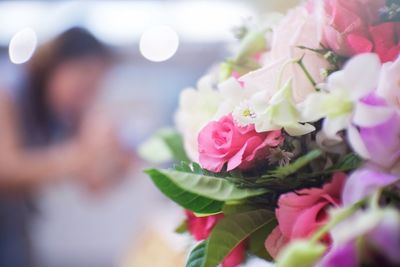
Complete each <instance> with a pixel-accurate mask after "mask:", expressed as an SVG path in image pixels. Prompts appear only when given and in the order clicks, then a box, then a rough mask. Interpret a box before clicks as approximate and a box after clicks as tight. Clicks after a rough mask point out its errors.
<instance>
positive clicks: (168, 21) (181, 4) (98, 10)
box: [0, 0, 255, 46]
mask: <svg viewBox="0 0 400 267" xmlns="http://www.w3.org/2000/svg"><path fill="white" fill-rule="evenodd" d="M249 2H250V1H228V0H218V1H210V0H209V1H203V0H199V1H165V0H163V1H161V0H158V1H157V0H148V1H144V0H139V1H121V0H116V1H40V2H39V1H38V2H36V1H22V2H17V1H0V45H7V44H8V41H9V40H10V38H11V36H12V35H13V34H14V33H15V32H16V31H17V30H19V29H21V28H24V27H31V28H33V29H35V31H36V33H37V36H38V40H39V42H43V41H45V40H46V39H48V38H51V37H52V36H54V35H55V34H57V33H59V32H61V31H62V30H63V29H65V28H66V27H69V26H72V25H76V26H83V27H86V28H88V29H89V30H90V31H92V32H93V33H94V34H95V35H96V36H97V37H98V38H99V39H101V40H102V41H104V42H106V43H108V44H111V45H118V46H120V45H124V46H128V45H132V44H135V43H137V42H138V41H139V39H140V36H141V34H142V32H143V31H144V30H145V29H147V28H149V27H153V26H155V25H169V26H171V27H172V28H173V29H175V31H176V32H177V33H178V34H179V37H180V39H181V41H182V42H224V41H229V40H231V39H232V38H233V37H232V35H231V34H230V29H232V27H234V26H236V25H238V24H240V23H241V22H242V21H243V19H245V18H248V17H252V16H254V15H255V10H254V9H253V8H252V5H251V4H250V3H249Z"/></svg>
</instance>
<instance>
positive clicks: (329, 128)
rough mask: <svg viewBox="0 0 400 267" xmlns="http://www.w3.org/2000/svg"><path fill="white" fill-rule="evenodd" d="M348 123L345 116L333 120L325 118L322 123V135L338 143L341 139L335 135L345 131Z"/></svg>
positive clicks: (348, 119) (348, 120) (347, 116)
mask: <svg viewBox="0 0 400 267" xmlns="http://www.w3.org/2000/svg"><path fill="white" fill-rule="evenodd" d="M349 122H350V116H349V115H347V114H346V115H342V116H337V117H334V118H329V117H327V118H326V119H325V120H324V123H323V130H324V133H325V135H326V136H327V137H329V138H331V139H333V140H337V141H339V140H341V138H340V137H339V136H337V133H338V132H339V131H341V130H344V129H346V127H347V126H348V125H349Z"/></svg>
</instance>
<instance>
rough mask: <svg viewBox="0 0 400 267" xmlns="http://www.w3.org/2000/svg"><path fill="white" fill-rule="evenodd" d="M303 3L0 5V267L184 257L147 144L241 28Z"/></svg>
mask: <svg viewBox="0 0 400 267" xmlns="http://www.w3.org/2000/svg"><path fill="white" fill-rule="evenodd" d="M295 2H298V1H295V0H287V1H284V0H246V1H244V0H243V1H194V0H193V1H183V0H182V1H178V0H163V1H0V96H1V97H0V100H1V101H0V258H1V259H0V261H1V262H0V266H13V267H17V266H41V267H64V266H65V267H71V266H74V267H91V266H93V267H102V266H104V267H108V266H126V267H129V266H135V267H136V266H140V267H145V266H153V267H158V266H160V267H161V266H162V267H164V266H183V259H184V255H183V254H182V251H184V249H185V248H186V247H187V246H188V245H189V242H188V238H187V237H185V236H177V235H174V234H173V229H174V227H175V226H176V225H178V224H179V221H180V219H181V218H183V214H182V211H180V209H179V208H177V207H175V206H174V205H173V204H171V203H169V202H168V201H167V200H165V199H164V198H163V197H162V196H161V194H159V193H158V192H157V190H156V189H155V188H154V187H153V186H152V184H151V182H150V181H149V179H148V178H147V177H146V176H144V175H143V174H142V170H143V169H144V168H146V167H147V166H148V164H146V163H145V162H143V161H141V160H140V159H139V158H138V156H137V155H136V149H137V147H138V145H139V144H140V143H141V142H143V141H144V140H145V139H146V138H147V137H148V136H150V135H151V134H152V133H153V132H154V131H156V130H157V129H158V128H160V127H164V126H171V125H173V114H174V110H175V109H176V107H177V101H178V95H179V92H180V91H181V90H182V89H183V88H185V87H188V86H195V84H196V81H197V79H198V78H199V77H200V76H201V75H202V74H204V73H205V72H206V71H207V70H208V69H209V68H210V67H211V66H212V65H213V64H214V63H217V62H219V61H221V60H223V59H224V58H225V57H227V56H228V55H229V53H230V45H231V44H232V43H233V42H234V37H233V34H232V29H233V27H235V26H240V25H241V24H243V22H245V21H246V20H248V19H250V18H255V19H257V18H259V17H260V16H262V15H263V14H264V13H266V12H270V11H284V10H285V9H287V8H288V7H290V6H293V5H294V3H295ZM71 28H72V30H71ZM85 90H86V91H85ZM89 92H90V93H89ZM110 136H112V140H113V141H115V142H111V143H110V142H109V140H110ZM100 154H106V155H108V157H103V156H100ZM115 158H118V159H120V161H118V163H117V162H115V164H114V163H113V164H110V163H109V162H110V159H112V161H114V159H115ZM115 161H116V160H115ZM121 162H123V163H121ZM109 165H110V166H109ZM111 165H112V166H111ZM106 174H107V175H106ZM74 176H78V177H79V178H64V177H74ZM116 176H121V177H118V178H116ZM53 177H57V178H53ZM4 236H7V237H4ZM3 237H4V238H3ZM155 251H156V252H155ZM154 253H157V254H156V255H155V254H154ZM16 258H18V260H16ZM157 260H159V261H157ZM169 262H170V264H169Z"/></svg>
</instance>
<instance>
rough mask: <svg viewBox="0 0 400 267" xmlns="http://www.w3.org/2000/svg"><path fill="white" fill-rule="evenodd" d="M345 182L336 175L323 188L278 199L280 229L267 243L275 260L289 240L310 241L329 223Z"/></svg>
mask: <svg viewBox="0 0 400 267" xmlns="http://www.w3.org/2000/svg"><path fill="white" fill-rule="evenodd" d="M345 179H346V175H345V174H344V173H335V174H334V175H333V178H332V181H331V182H330V183H328V184H325V185H324V186H323V187H322V188H311V189H303V190H300V191H298V192H296V193H287V194H284V195H282V196H281V197H280V198H279V201H278V208H277V209H276V210H275V214H276V217H277V220H278V226H277V227H276V228H275V229H274V230H273V231H272V233H271V234H270V235H269V236H268V238H267V240H266V241H265V247H266V249H267V251H268V252H269V253H270V255H271V256H272V257H276V256H277V254H278V253H279V251H280V249H281V248H282V247H284V246H285V245H286V244H287V243H288V242H289V241H290V240H292V239H299V238H307V237H309V236H310V235H311V234H312V233H314V231H315V230H317V229H319V228H320V227H321V226H322V225H324V224H325V223H326V221H327V219H328V213H327V210H328V209H329V208H330V207H332V206H333V207H338V206H339V205H340V204H341V197H340V196H341V193H342V189H343V184H344V180H345ZM328 241H329V240H328Z"/></svg>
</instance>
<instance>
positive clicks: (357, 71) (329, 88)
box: [301, 54, 393, 158]
mask: <svg viewBox="0 0 400 267" xmlns="http://www.w3.org/2000/svg"><path fill="white" fill-rule="evenodd" d="M380 70H381V63H380V60H379V57H378V56H377V55H376V54H362V55H358V56H355V57H354V58H352V59H351V60H350V61H349V62H348V63H347V65H346V66H345V67H344V68H343V70H340V71H337V72H334V73H332V74H331V75H330V76H329V77H328V80H327V83H326V84H324V85H323V86H322V88H321V91H319V92H315V93H312V94H310V95H309V96H308V97H307V99H306V100H305V101H304V102H303V103H302V105H301V106H302V117H303V121H305V122H313V121H318V120H320V119H322V118H324V122H323V131H324V134H325V135H326V136H327V137H328V138H331V139H336V140H340V137H339V136H338V135H337V133H338V132H339V131H341V130H345V129H346V130H347V134H348V138H349V141H350V143H351V145H352V146H353V149H354V150H355V151H356V152H357V153H359V154H360V155H361V156H363V157H365V158H368V157H369V155H368V152H367V149H366V148H365V146H364V144H363V142H362V141H361V138H360V136H359V132H358V130H357V128H356V126H360V127H372V126H375V125H377V124H380V123H382V122H384V121H385V120H387V119H388V118H389V116H390V115H392V114H393V110H392V109H391V108H389V107H387V106H385V105H371V104H368V103H366V102H365V101H362V100H363V99H365V98H367V97H368V96H370V95H371V94H372V93H373V92H374V91H375V90H376V88H377V86H378V81H379V76H380Z"/></svg>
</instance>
